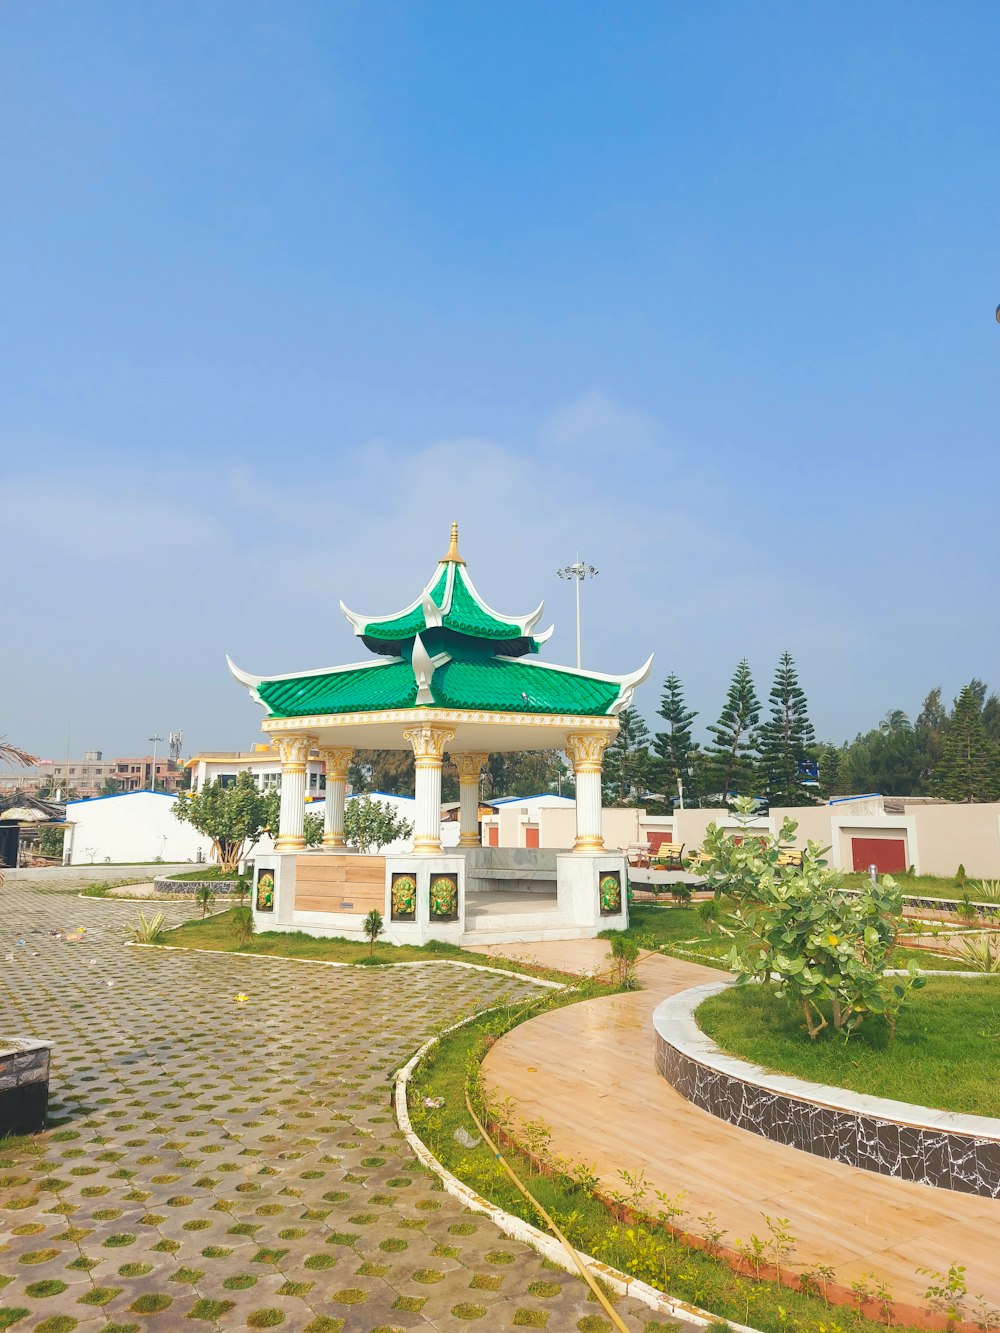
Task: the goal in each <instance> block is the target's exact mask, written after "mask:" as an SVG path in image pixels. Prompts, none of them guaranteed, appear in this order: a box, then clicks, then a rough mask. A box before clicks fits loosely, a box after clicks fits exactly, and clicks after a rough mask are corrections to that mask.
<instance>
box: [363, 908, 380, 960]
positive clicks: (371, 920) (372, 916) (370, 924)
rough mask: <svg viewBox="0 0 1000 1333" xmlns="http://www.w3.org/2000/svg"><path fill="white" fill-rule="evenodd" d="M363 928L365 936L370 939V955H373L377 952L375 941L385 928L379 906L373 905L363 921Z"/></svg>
mask: <svg viewBox="0 0 1000 1333" xmlns="http://www.w3.org/2000/svg"><path fill="white" fill-rule="evenodd" d="M361 929H362V930H363V931H364V932H365V938H366V939H367V941H368V953H369V956H371V955H372V954H373V953H374V952H375V941H376V940H377V939H378V937H379V936H380V935H381V934H382V931H383V930H384V929H385V922H384V921H383V919H382V913H381V912H380V911H379V910H378V908H377V907H373V908H372V910H371V911H370V912H369V913H368V915H367V916H366V917H365V919H364V921H363V922H362V923H361Z"/></svg>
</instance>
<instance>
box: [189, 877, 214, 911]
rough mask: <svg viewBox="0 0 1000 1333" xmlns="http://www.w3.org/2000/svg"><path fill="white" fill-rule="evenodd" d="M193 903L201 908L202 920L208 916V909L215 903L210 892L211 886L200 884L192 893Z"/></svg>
mask: <svg viewBox="0 0 1000 1333" xmlns="http://www.w3.org/2000/svg"><path fill="white" fill-rule="evenodd" d="M194 898H195V902H196V903H198V905H199V906H200V907H201V915H202V918H203V919H204V918H205V917H206V916H207V915H208V909H209V908H210V907H211V906H212V904H213V903H214V902H215V894H214V893H213V891H212V886H211V884H207V883H201V884H199V885H198V886H197V888H196V889H195V891H194Z"/></svg>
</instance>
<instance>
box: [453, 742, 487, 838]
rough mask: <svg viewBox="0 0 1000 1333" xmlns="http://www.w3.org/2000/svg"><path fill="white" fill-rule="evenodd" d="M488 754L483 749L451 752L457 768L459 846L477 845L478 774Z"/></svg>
mask: <svg viewBox="0 0 1000 1333" xmlns="http://www.w3.org/2000/svg"><path fill="white" fill-rule="evenodd" d="M488 758H489V755H488V754H487V753H486V752H485V751H484V752H482V753H474V752H472V751H469V752H468V753H465V754H455V753H454V751H452V752H451V760H452V763H453V764H454V765H455V767H456V768H457V769H458V783H459V789H458V790H459V799H460V803H461V804H460V809H459V818H460V821H461V822H460V825H459V827H460V830H461V832H460V833H459V837H458V845H459V847H479V846H481V843H480V840H479V775H480V773H481V772H482V770H483V766H484V764H485V763H486V761H487V759H488Z"/></svg>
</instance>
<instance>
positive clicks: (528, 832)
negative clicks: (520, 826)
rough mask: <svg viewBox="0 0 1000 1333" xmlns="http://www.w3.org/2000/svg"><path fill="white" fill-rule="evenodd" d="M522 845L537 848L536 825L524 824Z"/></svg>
mask: <svg viewBox="0 0 1000 1333" xmlns="http://www.w3.org/2000/svg"><path fill="white" fill-rule="evenodd" d="M524 845H525V847H537V846H538V825H537V824H526V825H525V828H524Z"/></svg>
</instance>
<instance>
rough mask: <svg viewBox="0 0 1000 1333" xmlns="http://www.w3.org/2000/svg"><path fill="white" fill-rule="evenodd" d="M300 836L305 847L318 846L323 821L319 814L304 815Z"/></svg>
mask: <svg viewBox="0 0 1000 1333" xmlns="http://www.w3.org/2000/svg"><path fill="white" fill-rule="evenodd" d="M302 836H303V837H304V838H305V840H306V846H307V847H318V846H319V845H320V843H321V842H322V841H323V821H322V819H320V817H319V815H306V817H305V821H304V822H303V825H302Z"/></svg>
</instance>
